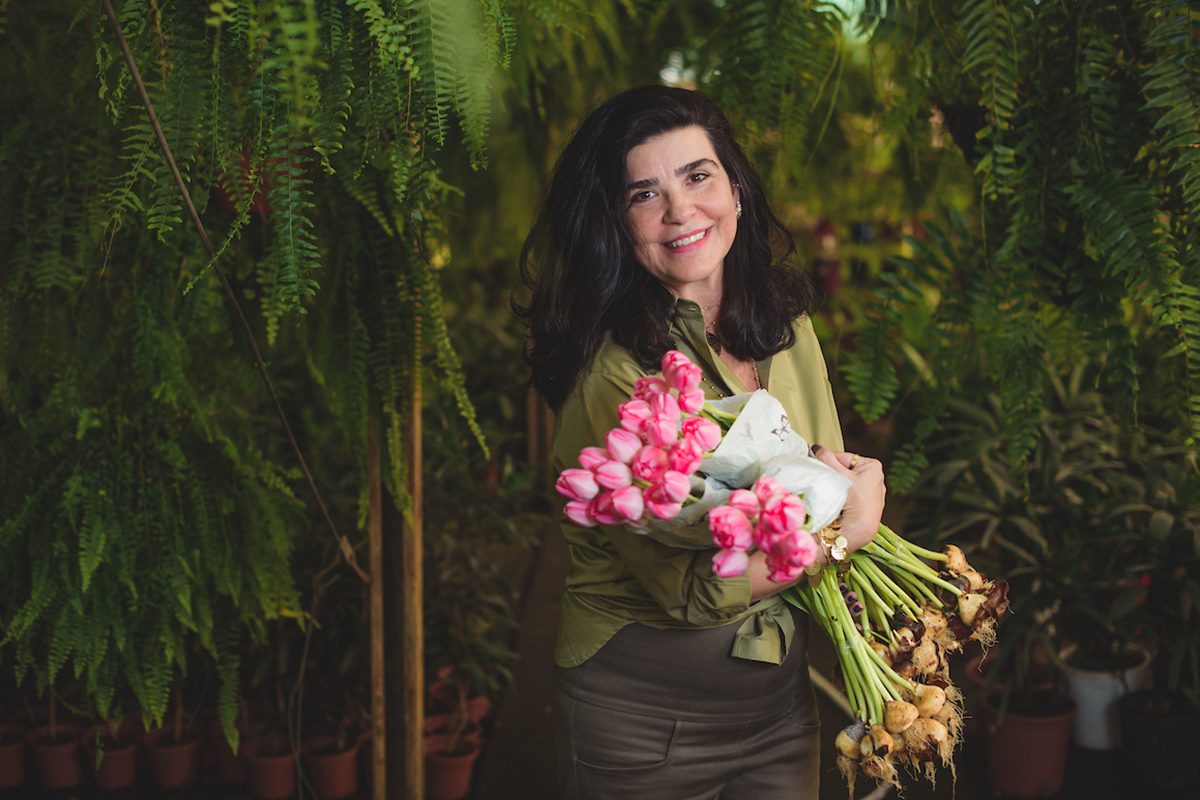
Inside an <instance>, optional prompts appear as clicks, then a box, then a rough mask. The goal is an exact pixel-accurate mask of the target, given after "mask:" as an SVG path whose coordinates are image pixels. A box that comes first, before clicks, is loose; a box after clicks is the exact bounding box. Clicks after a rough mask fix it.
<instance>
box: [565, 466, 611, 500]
mask: <svg viewBox="0 0 1200 800" xmlns="http://www.w3.org/2000/svg"><path fill="white" fill-rule="evenodd" d="M554 489H555V491H557V492H558V493H559V494H561V495H563V496H564V497H567V498H569V499H571V500H591V499H592V498H593V497H595V496H596V493H597V492H599V491H600V487H599V486H597V485H596V477H595V476H594V475H593V474H592V473H591V472H589V471H588V470H586V469H564V470H563V471H562V474H561V475H559V476H558V480H557V481H555V482H554Z"/></svg>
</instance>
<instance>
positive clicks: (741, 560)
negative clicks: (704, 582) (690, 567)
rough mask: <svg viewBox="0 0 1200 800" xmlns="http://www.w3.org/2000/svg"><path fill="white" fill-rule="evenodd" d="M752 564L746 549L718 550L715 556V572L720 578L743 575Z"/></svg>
mask: <svg viewBox="0 0 1200 800" xmlns="http://www.w3.org/2000/svg"><path fill="white" fill-rule="evenodd" d="M748 566H750V559H749V557H748V556H747V555H746V551H745V550H718V551H717V552H716V555H714V556H713V573H714V574H716V575H717V577H720V578H733V577H737V576H738V575H743V574H745V572H746V568H747V567H748Z"/></svg>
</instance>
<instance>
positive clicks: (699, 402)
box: [679, 389, 704, 414]
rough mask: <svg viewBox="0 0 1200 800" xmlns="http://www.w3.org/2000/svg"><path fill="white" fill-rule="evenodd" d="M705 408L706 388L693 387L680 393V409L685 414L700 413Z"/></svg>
mask: <svg viewBox="0 0 1200 800" xmlns="http://www.w3.org/2000/svg"><path fill="white" fill-rule="evenodd" d="M702 408H704V390H703V389H692V390H691V391H687V392H680V393H679V410H680V411H682V412H683V413H685V414H699V413H700V409H702Z"/></svg>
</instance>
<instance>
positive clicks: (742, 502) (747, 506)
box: [729, 489, 759, 518]
mask: <svg viewBox="0 0 1200 800" xmlns="http://www.w3.org/2000/svg"><path fill="white" fill-rule="evenodd" d="M729 505H730V507H732V508H736V509H737V510H738V511H740V512H742V513H743V514H745V515H746V516H747V517H748V518H753V517H755V516H757V515H758V509H759V504H758V498H757V497H755V496H754V492H750V491H747V490H745V489H734V490H733V493H732V494H730V495H729Z"/></svg>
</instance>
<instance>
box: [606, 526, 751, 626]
mask: <svg viewBox="0 0 1200 800" xmlns="http://www.w3.org/2000/svg"><path fill="white" fill-rule="evenodd" d="M603 532H604V534H605V535H607V536H608V538H609V540H610V541H611V542H612V543H613V545H614V547H615V548H616V550H617V554H618V555H619V556H620V558H621V561H622V562H623V563H624V565H625V568H626V569H628V570H629V572H630V574H631V575H633V577H634V579H635V580H637V582H638V585H639V586H641V587H642V589H644V590H645V591H646V593H647V594H648V595H649V596H650V597H651V599H653V600H654V602H655V603H657V604H658V606H659V607H661V608H662V610H663V611H664V612H665V613H666V614H667V615H668V616H670V617H671V618H672V619H673V620H676V621H677V622H682V623H686V624H688V625H695V626H699V627H708V626H713V625H721V624H724V623H726V622H730V621H732V620H735V619H737V618H738V617H739V616H742V615H744V614H745V612H746V610H747V609H748V608H749V607H750V579H749V578H748V577H746V576H745V575H742V576H739V577H735V578H721V577H718V576H717V575H715V574H713V570H712V555H713V553H715V552H716V550H715V548H710V549H707V550H681V549H679V548H675V547H670V546H668V545H665V544H662V543H661V542H658V541H655V540H654V539H652V538H650V537H649V536H646V535H644V534H640V533H636V532H634V531H631V530H629V529H626V528H617V527H605V528H604V529H603Z"/></svg>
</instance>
